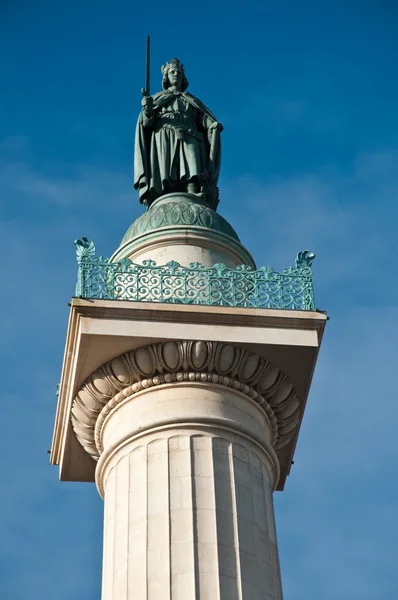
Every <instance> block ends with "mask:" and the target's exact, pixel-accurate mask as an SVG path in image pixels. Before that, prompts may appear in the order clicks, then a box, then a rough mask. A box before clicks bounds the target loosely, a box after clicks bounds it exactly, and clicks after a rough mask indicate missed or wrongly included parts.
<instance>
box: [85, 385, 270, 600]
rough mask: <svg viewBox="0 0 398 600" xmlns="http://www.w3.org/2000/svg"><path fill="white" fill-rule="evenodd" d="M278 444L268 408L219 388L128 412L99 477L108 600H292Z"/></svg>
mask: <svg viewBox="0 0 398 600" xmlns="http://www.w3.org/2000/svg"><path fill="white" fill-rule="evenodd" d="M215 379H217V377H215ZM142 430H143V432H142ZM271 437H272V427H271V424H270V421H269V418H268V416H267V415H266V413H265V411H264V410H263V408H262V407H261V406H260V405H259V404H257V403H256V402H255V401H254V400H252V399H251V398H250V397H248V396H247V395H245V394H244V393H242V392H241V391H239V390H236V389H231V388H229V387H227V386H225V385H223V384H221V385H220V384H218V383H213V382H212V381H207V382H204V381H191V382H189V381H179V382H178V381H176V382H173V383H170V384H166V385H162V386H161V387H151V388H149V389H143V390H141V391H139V392H138V393H136V394H132V395H131V396H130V397H127V398H125V399H124V400H123V401H122V402H121V403H120V404H117V405H116V406H115V407H114V408H113V409H112V410H111V411H110V412H109V414H108V415H107V417H106V418H105V420H104V422H103V425H102V428H101V446H102V447H103V452H102V454H101V458H100V460H99V463H98V467H97V473H96V477H97V485H98V488H99V490H100V493H101V494H102V495H103V497H104V501H105V522H104V563H103V593H102V600H133V599H134V600H210V599H211V600H267V599H268V600H281V598H282V592H281V582H280V571H279V562H278V551H277V543H276V533H275V524H274V511H273V499H272V492H273V489H274V486H275V485H276V483H277V478H278V463H277V458H276V455H275V452H274V451H273V449H272V447H271Z"/></svg>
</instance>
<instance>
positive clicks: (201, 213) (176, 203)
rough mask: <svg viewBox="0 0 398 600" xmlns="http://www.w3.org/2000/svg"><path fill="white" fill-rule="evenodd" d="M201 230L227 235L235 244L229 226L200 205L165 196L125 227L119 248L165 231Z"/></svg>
mask: <svg viewBox="0 0 398 600" xmlns="http://www.w3.org/2000/svg"><path fill="white" fill-rule="evenodd" d="M175 226H179V227H202V228H203V227H205V228H207V229H211V230H212V231H215V232H219V233H224V234H226V235H229V236H230V237H231V238H232V239H234V240H236V241H238V242H239V237H238V236H237V234H236V232H235V231H234V229H233V228H232V227H231V225H230V224H229V223H228V222H227V221H226V220H225V219H224V218H223V217H222V216H221V215H219V214H218V213H216V212H215V211H214V210H213V209H211V208H210V207H209V206H206V205H205V204H204V203H203V201H201V200H200V199H196V198H195V196H193V195H192V194H181V193H180V194H175V195H174V194H169V195H167V196H164V197H162V198H159V199H158V200H156V202H154V203H153V204H152V205H151V207H150V208H149V209H148V210H147V211H146V212H145V213H144V214H143V215H141V217H139V218H138V219H137V220H136V221H134V223H133V224H132V225H131V226H130V227H129V229H128V230H127V232H126V234H125V235H124V237H123V239H122V241H121V245H123V244H125V243H126V242H128V241H130V240H132V239H134V238H136V237H138V236H140V235H143V234H145V233H149V232H150V231H154V230H155V229H161V228H165V227H175Z"/></svg>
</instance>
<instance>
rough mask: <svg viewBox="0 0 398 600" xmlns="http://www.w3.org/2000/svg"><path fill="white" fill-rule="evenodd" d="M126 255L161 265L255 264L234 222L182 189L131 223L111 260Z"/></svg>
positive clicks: (160, 200)
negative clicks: (230, 221)
mask: <svg viewBox="0 0 398 600" xmlns="http://www.w3.org/2000/svg"><path fill="white" fill-rule="evenodd" d="M122 258H129V259H130V260H133V261H134V262H142V261H143V260H147V259H151V260H154V261H156V263H157V264H158V265H161V264H166V263H167V262H169V261H171V260H174V261H177V262H179V263H180V264H181V265H183V266H189V265H190V264H191V263H193V262H200V263H202V264H203V265H204V266H205V267H211V266H212V265H214V264H216V263H224V264H225V265H227V266H228V267H231V268H232V267H236V266H237V265H240V264H246V265H250V266H252V267H255V263H254V261H253V258H252V257H251V255H250V254H249V252H248V251H247V250H246V248H245V247H244V246H242V244H241V243H240V241H239V238H238V236H237V234H236V232H235V231H234V229H233V228H232V227H231V225H230V224H229V223H228V222H227V221H226V220H225V219H224V218H223V217H222V216H221V215H219V214H218V213H216V212H215V211H214V210H213V209H211V208H209V207H208V206H207V205H206V204H205V203H204V201H203V200H201V199H200V198H198V196H195V195H194V194H186V193H180V192H175V193H172V194H167V195H165V196H162V197H161V198H159V199H158V200H156V201H155V202H153V204H152V205H151V207H150V208H149V209H148V210H147V211H146V212H145V213H144V214H143V215H141V217H139V218H138V219H137V220H136V221H134V223H133V224H132V225H130V227H129V228H128V230H127V232H126V234H125V235H124V237H123V239H122V241H121V244H120V247H119V248H118V250H116V252H115V253H114V254H113V256H112V258H111V260H112V261H113V262H114V261H117V260H121V259H122Z"/></svg>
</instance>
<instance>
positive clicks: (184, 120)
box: [134, 90, 221, 205]
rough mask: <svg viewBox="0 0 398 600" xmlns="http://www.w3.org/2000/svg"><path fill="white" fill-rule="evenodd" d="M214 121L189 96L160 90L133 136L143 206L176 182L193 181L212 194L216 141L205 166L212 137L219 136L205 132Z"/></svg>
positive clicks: (216, 168) (136, 184)
mask: <svg viewBox="0 0 398 600" xmlns="http://www.w3.org/2000/svg"><path fill="white" fill-rule="evenodd" d="M215 121H216V118H215V116H214V115H213V114H212V113H211V112H210V110H209V109H208V108H207V107H206V106H205V105H204V104H203V103H202V102H201V101H200V100H198V98H195V96H192V94H189V93H187V92H172V91H168V90H164V91H162V92H159V93H157V94H155V95H154V96H153V115H152V116H151V117H150V118H148V117H146V116H145V114H144V112H143V111H141V113H140V115H139V117H138V122H137V128H136V134H135V149H134V187H135V189H136V190H138V191H139V194H140V202H141V203H143V204H146V205H150V204H151V202H153V200H155V199H156V198H157V197H159V196H161V195H163V194H164V193H167V192H170V191H172V189H173V187H174V188H176V187H178V184H179V183H180V182H188V181H190V180H192V179H193V178H196V179H197V181H198V182H199V183H200V185H201V186H202V188H203V187H206V185H207V188H208V190H211V188H213V189H216V188H215V186H216V185H217V179H218V174H219V170H220V159H221V145H220V143H219V141H218V144H217V145H216V154H215V156H214V157H213V161H212V164H211V167H210V164H209V158H210V143H211V135H218V132H214V133H210V132H209V127H210V125H211V124H212V123H214V122H215ZM210 170H211V172H210ZM165 189H166V191H165ZM209 200H210V198H209Z"/></svg>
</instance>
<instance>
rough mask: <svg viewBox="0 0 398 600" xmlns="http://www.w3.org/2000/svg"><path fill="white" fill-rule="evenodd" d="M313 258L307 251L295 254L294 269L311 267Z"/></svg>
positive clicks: (311, 253)
mask: <svg viewBox="0 0 398 600" xmlns="http://www.w3.org/2000/svg"><path fill="white" fill-rule="evenodd" d="M314 258H315V254H314V253H313V252H310V251H309V250H303V251H302V252H298V253H297V257H296V267H297V268H300V267H311V265H312V263H313V261H314Z"/></svg>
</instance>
